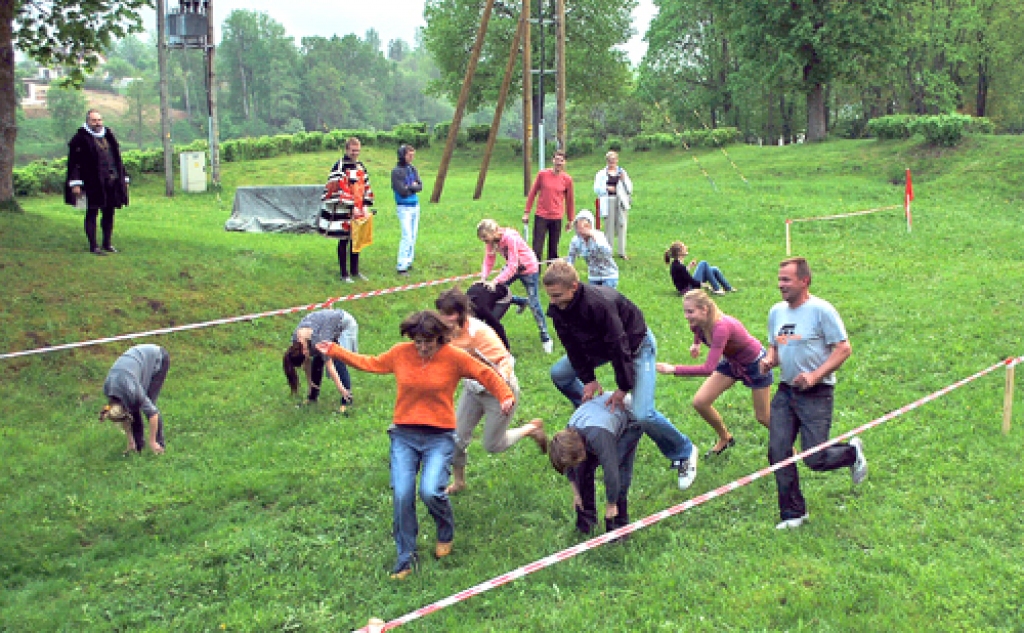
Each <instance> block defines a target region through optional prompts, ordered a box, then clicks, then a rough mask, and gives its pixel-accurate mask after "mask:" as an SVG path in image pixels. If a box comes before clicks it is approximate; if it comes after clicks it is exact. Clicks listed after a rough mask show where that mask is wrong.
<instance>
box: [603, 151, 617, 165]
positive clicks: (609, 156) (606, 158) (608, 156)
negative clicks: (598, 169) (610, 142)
mask: <svg viewBox="0 0 1024 633" xmlns="http://www.w3.org/2000/svg"><path fill="white" fill-rule="evenodd" d="M612 157H615V158H618V157H619V153H618V152H616V151H615V150H611V151H609V152H608V153H607V154H605V155H604V162H606V163H607V162H608V161H610V160H611V159H612Z"/></svg>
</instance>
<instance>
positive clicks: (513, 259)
mask: <svg viewBox="0 0 1024 633" xmlns="http://www.w3.org/2000/svg"><path fill="white" fill-rule="evenodd" d="M499 252H500V253H501V255H502V257H504V258H505V267H504V268H502V269H501V272H500V273H498V276H497V277H495V278H494V283H496V284H507V283H508V282H509V281H511V279H512V278H513V277H515V276H516V275H520V274H521V275H532V274H534V273H536V272H540V264H538V263H537V256H536V255H534V253H533V249H532V248H530V247H529V246H528V245H527V244H526V240H524V239H523V238H522V237H520V235H519V233H518V232H517V231H513V230H512V229H501V241H500V242H498V248H496V249H492V248H491V246H490V245H489V244H488V245H487V251H486V252H485V253H484V266H483V269H482V270H481V271H480V274H481V276H483V277H484V278H485V279H486V278H487V276H488V275H490V274H491V271H492V270H494V260H495V258H496V256H497V254H498V253H499Z"/></svg>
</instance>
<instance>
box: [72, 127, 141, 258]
mask: <svg viewBox="0 0 1024 633" xmlns="http://www.w3.org/2000/svg"><path fill="white" fill-rule="evenodd" d="M83 194H84V195H85V200H86V204H85V236H86V237H87V238H88V239H89V251H90V252H92V254H94V255H106V254H107V253H116V252H117V249H116V248H114V246H113V245H112V244H111V243H110V239H111V237H112V236H113V234H114V211H115V210H116V209H120V208H121V207H126V206H128V174H126V173H125V171H124V164H123V163H122V162H121V146H120V145H118V143H117V139H116V138H115V137H114V132H113V131H112V130H110V129H109V128H106V127H104V126H103V116H102V115H101V114H100V113H99V112H97V111H96V110H89V112H87V113H86V115H85V125H83V126H82V127H81V129H79V130H78V132H76V133H75V135H74V136H73V137H72V138H71V141H70V142H68V176H67V184H66V186H65V187H64V202H66V203H67V204H70V205H72V206H77V205H78V204H79V200H80V199H81V198H82V195H83ZM101 212H102V213H103V219H102V220H100V226H101V228H102V229H103V246H102V247H100V246H99V245H98V244H97V243H96V217H97V216H98V215H99V214H100V213H101Z"/></svg>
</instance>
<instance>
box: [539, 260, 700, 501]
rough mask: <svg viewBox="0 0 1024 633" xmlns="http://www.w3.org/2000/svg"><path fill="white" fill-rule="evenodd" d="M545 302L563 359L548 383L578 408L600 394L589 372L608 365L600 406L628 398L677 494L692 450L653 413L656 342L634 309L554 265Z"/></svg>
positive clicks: (689, 470) (688, 474) (689, 478)
mask: <svg viewBox="0 0 1024 633" xmlns="http://www.w3.org/2000/svg"><path fill="white" fill-rule="evenodd" d="M544 290H545V291H546V292H547V293H548V298H549V299H550V300H551V302H550V306H549V307H548V312H547V315H548V316H549V317H551V322H552V323H553V324H554V326H555V331H556V332H557V333H558V338H559V339H560V340H561V341H562V346H563V347H565V352H566V355H565V356H563V357H562V358H560V359H559V360H558V361H557V362H556V363H555V364H554V365H552V366H551V381H552V382H554V383H555V386H556V387H558V390H559V391H561V392H562V394H563V395H564V396H565V397H566V398H568V399H569V401H570V402H572V404H573V406H575V407H579V406H580V405H581V404H583V403H584V402H587V401H588V400H592V399H593V398H594V397H596V396H597V395H599V394H600V393H601V391H602V390H601V384H600V383H599V382H598V381H597V377H596V375H595V370H596V369H597V368H598V367H600V366H601V365H604V364H605V363H611V364H612V367H613V368H614V370H615V383H616V386H617V387H618V388H617V389H616V390H615V392H614V393H612V395H611V396H610V397H609V398H608V400H607V401H606V406H607V407H608V409H609V410H611V411H616V410H618V409H619V408H621V407H622V406H623V401H624V400H625V398H626V394H628V393H632V395H633V416H634V418H635V419H636V421H637V423H638V424H639V425H640V428H641V429H643V431H644V433H646V434H647V436H648V437H650V438H651V440H653V441H654V443H655V444H657V445H658V449H659V450H661V452H662V454H663V455H664V456H665V457H667V458H668V459H669V460H671V462H672V467H673V468H675V469H676V470H677V471H678V473H679V489H680V490H686V489H687V488H689V487H690V486H691V485H692V484H693V480H694V478H696V476H697V454H698V453H697V447H696V446H694V445H693V443H692V442H691V441H690V438H688V437H686V436H685V435H683V434H682V433H680V432H679V429H677V428H676V427H675V426H673V425H672V422H670V421H669V420H668V419H667V418H666V417H665V416H664V415H662V414H661V413H660V412H659V411H658V410H657V409H655V408H654V386H655V380H656V379H657V372H656V371H655V368H654V359H655V358H656V357H657V351H658V346H657V341H655V339H654V334H652V333H651V331H650V330H649V329H648V328H647V323H646V321H644V315H643V313H642V312H641V311H640V308H638V307H636V305H635V304H634V303H633V302H632V301H630V300H629V299H627V298H626V297H624V296H622V295H621V294H619V292H618V291H617V290H615V289H614V288H611V287H609V286H594V285H591V284H580V278H579V275H578V274H577V272H576V269H575V268H573V267H572V265H571V264H569V263H568V262H565V261H556V262H553V263H552V264H551V266H550V267H548V270H547V272H545V273H544Z"/></svg>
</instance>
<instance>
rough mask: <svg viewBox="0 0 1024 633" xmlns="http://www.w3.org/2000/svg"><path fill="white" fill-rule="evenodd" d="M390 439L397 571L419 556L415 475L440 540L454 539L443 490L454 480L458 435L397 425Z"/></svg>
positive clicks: (453, 522)
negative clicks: (417, 547) (456, 436)
mask: <svg viewBox="0 0 1024 633" xmlns="http://www.w3.org/2000/svg"><path fill="white" fill-rule="evenodd" d="M388 435H390V436H391V490H392V501H393V504H394V522H393V523H394V524H393V527H392V530H393V533H394V536H395V547H396V548H397V549H398V561H397V562H396V563H395V569H394V571H396V572H398V571H401V570H402V569H404V568H405V567H408V566H409V565H411V564H412V562H413V560H414V559H415V556H416V535H417V534H418V533H419V524H418V523H417V522H416V473H417V472H420V471H421V466H422V472H421V473H420V499H423V504H424V505H426V506H427V510H428V511H430V516H432V517H434V522H435V523H437V540H438V542H440V543H450V542H451V541H452V539H453V538H454V537H455V519H454V516H453V515H452V504H451V502H450V501H449V500H448V494H447V493H445V491H444V489H445V487H446V486H447V485H448V479H449V478H450V477H451V470H452V466H451V464H452V456H453V455H454V454H455V432H454V431H452V432H450V433H425V432H423V431H419V430H416V429H406V428H402V427H401V426H395V427H392V428H391V429H389V430H388Z"/></svg>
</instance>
